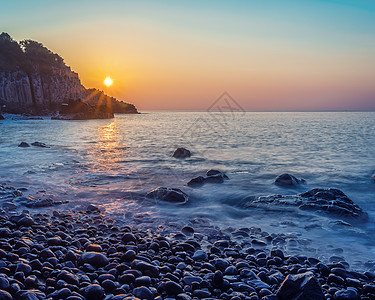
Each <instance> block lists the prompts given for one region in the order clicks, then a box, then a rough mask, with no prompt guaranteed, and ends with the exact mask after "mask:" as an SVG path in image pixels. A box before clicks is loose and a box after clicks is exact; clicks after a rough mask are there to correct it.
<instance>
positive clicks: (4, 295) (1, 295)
mask: <svg viewBox="0 0 375 300" xmlns="http://www.w3.org/2000/svg"><path fill="white" fill-rule="evenodd" d="M0 300H13V297H12V295H11V294H9V293H8V292H7V291H4V290H0Z"/></svg>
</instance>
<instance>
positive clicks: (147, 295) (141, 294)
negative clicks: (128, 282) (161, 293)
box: [133, 286, 154, 300]
mask: <svg viewBox="0 0 375 300" xmlns="http://www.w3.org/2000/svg"><path fill="white" fill-rule="evenodd" d="M133 295H134V296H136V297H137V298H139V299H146V300H153V299H154V295H153V294H152V292H151V291H150V290H149V289H148V288H147V287H145V286H141V287H138V288H135V289H134V290H133Z"/></svg>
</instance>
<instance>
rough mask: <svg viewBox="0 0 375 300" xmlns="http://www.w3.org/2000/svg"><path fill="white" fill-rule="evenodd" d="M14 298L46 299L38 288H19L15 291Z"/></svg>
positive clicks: (27, 299)
mask: <svg viewBox="0 0 375 300" xmlns="http://www.w3.org/2000/svg"><path fill="white" fill-rule="evenodd" d="M15 298H16V299H22V300H42V299H46V298H47V297H46V294H44V293H43V292H41V291H39V290H20V291H18V292H17V293H16V297H15Z"/></svg>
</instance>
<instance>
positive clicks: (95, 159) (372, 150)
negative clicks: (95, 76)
mask: <svg viewBox="0 0 375 300" xmlns="http://www.w3.org/2000/svg"><path fill="white" fill-rule="evenodd" d="M374 133H375V112H235V113H233V112H146V113H142V114H139V115H116V117H115V118H114V119H112V120H89V121H58V120H50V119H48V118H45V119H44V120H12V119H7V120H3V121H0V184H7V185H9V186H13V187H16V188H21V187H23V188H27V189H28V192H27V193H29V194H31V195H33V196H35V197H42V198H43V197H51V198H53V199H56V200H61V199H63V200H69V201H70V202H69V204H63V205H62V206H61V207H60V208H75V209H82V208H83V207H85V205H87V204H88V203H96V204H99V205H101V206H102V208H104V209H105V210H106V211H107V213H109V214H112V215H113V216H114V217H116V218H119V219H122V220H124V221H127V222H130V223H131V222H138V223H144V224H151V223H153V224H165V223H168V222H171V223H176V224H177V225H176V226H177V227H178V226H179V224H189V225H192V226H205V224H211V225H213V226H216V227H218V228H221V229H222V230H224V231H225V230H227V231H230V230H231V229H230V228H234V229H235V228H241V227H251V226H254V227H260V228H262V230H264V231H267V232H268V233H285V235H286V238H287V241H288V243H287V244H286V245H285V250H286V251H287V252H289V253H298V251H302V252H303V253H304V254H306V255H311V256H316V257H318V258H320V259H323V260H328V259H329V257H330V256H331V255H340V256H343V257H344V258H345V259H346V260H347V261H348V262H349V263H350V264H351V266H352V267H353V268H355V269H370V270H371V269H372V270H373V269H374V266H375V223H374V221H375V180H374V179H373V178H372V176H373V174H374V173H375V134H374ZM22 141H24V142H28V143H32V142H35V141H39V142H43V143H45V144H47V145H49V146H50V148H39V147H30V148H19V147H17V146H18V144H19V143H20V142H22ZM177 147H185V148H187V149H189V150H191V152H192V153H193V155H192V157H190V158H187V159H175V158H173V157H172V154H173V151H174V150H175V149H176V148H177ZM209 169H219V170H222V171H224V172H225V173H226V174H227V175H228V177H229V180H227V181H225V182H224V183H222V184H214V183H212V184H205V185H204V186H202V187H200V188H191V187H188V186H187V185H186V183H187V182H188V181H189V180H190V179H192V178H194V177H196V176H199V175H204V174H205V172H206V171H207V170H209ZM283 173H290V174H292V175H294V176H296V177H297V178H303V179H305V180H306V184H304V185H301V186H299V187H298V188H283V187H279V186H276V185H275V184H274V180H275V178H276V177H277V176H278V175H280V174H283ZM159 186H165V187H170V188H180V189H182V190H183V191H185V192H186V193H187V194H188V195H189V201H188V203H187V204H185V205H177V204H171V203H161V202H157V201H155V200H151V199H147V198H145V197H144V196H145V194H146V193H147V192H149V191H150V190H152V189H154V188H156V187H159ZM312 188H337V189H340V190H342V191H343V192H344V193H345V194H347V195H348V196H349V198H351V199H352V200H353V201H354V202H355V203H356V204H358V205H359V206H360V207H361V208H362V209H363V210H364V211H365V212H367V213H368V214H369V221H368V222H365V223H356V222H351V226H342V225H341V226H340V224H337V223H335V221H336V220H337V219H336V218H334V217H330V216H327V215H324V214H318V213H307V212H303V211H300V210H298V209H296V210H294V211H290V210H288V211H287V210H283V209H282V208H280V209H274V208H270V209H264V208H263V209H261V208H253V209H244V208H241V207H239V206H238V205H237V204H238V203H239V202H240V201H241V199H243V198H244V197H247V196H261V195H272V194H282V195H294V194H298V193H301V192H304V191H307V190H310V189H312ZM47 210H53V208H48V209H47ZM35 211H37V210H35Z"/></svg>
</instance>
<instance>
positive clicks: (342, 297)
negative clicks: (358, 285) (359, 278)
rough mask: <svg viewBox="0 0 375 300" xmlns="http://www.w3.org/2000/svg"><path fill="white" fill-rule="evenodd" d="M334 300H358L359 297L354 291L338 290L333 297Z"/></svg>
mask: <svg viewBox="0 0 375 300" xmlns="http://www.w3.org/2000/svg"><path fill="white" fill-rule="evenodd" d="M333 299H334V300H359V295H358V293H357V291H356V290H355V289H351V288H348V289H347V290H339V291H337V292H336V293H335V294H334V295H333Z"/></svg>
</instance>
